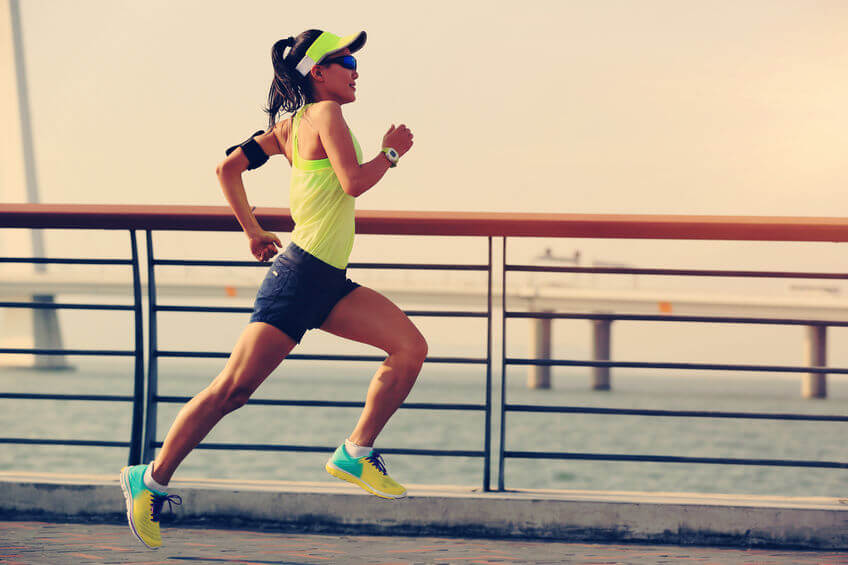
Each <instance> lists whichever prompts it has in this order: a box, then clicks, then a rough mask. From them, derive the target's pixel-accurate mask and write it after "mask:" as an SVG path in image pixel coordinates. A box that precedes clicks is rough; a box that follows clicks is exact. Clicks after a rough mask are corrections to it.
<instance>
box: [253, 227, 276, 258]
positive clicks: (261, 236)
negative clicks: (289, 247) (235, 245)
mask: <svg viewBox="0 0 848 565" xmlns="http://www.w3.org/2000/svg"><path fill="white" fill-rule="evenodd" d="M282 246H283V244H282V243H280V239H279V238H278V237H277V236H276V235H274V234H273V233H271V232H269V231H265V230H262V231H261V232H258V233H257V234H256V235H252V236H250V252H251V253H253V256H254V257H256V258H257V259H259V260H260V261H269V260H270V259H271V258H272V257H273V256H274V255H276V254H277V248H278V247H282Z"/></svg>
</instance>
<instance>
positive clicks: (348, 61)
mask: <svg viewBox="0 0 848 565" xmlns="http://www.w3.org/2000/svg"><path fill="white" fill-rule="evenodd" d="M333 63H336V64H339V65H341V66H343V67H344V68H346V69H349V70H351V71H355V70H356V58H355V57H354V56H353V55H343V56H341V57H334V58H332V59H327V60H326V61H321V62H320V63H319V64H320V65H332V64H333Z"/></svg>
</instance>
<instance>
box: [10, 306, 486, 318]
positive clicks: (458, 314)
mask: <svg viewBox="0 0 848 565" xmlns="http://www.w3.org/2000/svg"><path fill="white" fill-rule="evenodd" d="M2 306H3V304H2V303H0V307H2ZM154 310H156V311H157V312H205V313H212V312H215V313H227V314H249V313H250V312H253V308H251V307H248V306H245V307H238V306H155V307H154ZM404 314H406V315H407V316H417V317H431V318H485V317H487V316H488V315H489V314H488V313H487V312H473V311H466V310H404Z"/></svg>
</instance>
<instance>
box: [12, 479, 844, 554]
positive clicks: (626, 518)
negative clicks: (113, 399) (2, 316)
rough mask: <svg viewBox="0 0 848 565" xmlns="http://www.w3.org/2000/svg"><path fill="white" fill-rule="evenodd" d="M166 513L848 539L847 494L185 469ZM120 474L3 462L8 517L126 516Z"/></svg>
mask: <svg viewBox="0 0 848 565" xmlns="http://www.w3.org/2000/svg"><path fill="white" fill-rule="evenodd" d="M172 488H173V490H172V494H179V495H180V496H182V497H183V500H184V502H185V504H183V506H181V507H178V508H176V511H175V514H174V516H173V517H167V514H166V516H165V517H164V518H163V522H164V523H174V524H176V523H178V524H181V525H190V524H204V525H210V524H212V525H216V526H240V527H245V526H254V527H262V528H273V529H276V530H293V531H300V532H304V531H308V532H341V533H357V534H382V535H392V534H394V535H438V536H463V537H471V536H479V537H511V538H537V539H538V538H541V539H552V540H561V541H593V542H643V543H669V544H678V545H722V546H737V547H785V548H790V547H791V548H811V549H845V548H848V500H842V499H835V498H779V497H764V496H757V497H754V496H731V495H698V494H671V493H632V492H593V491H555V490H525V491H511V492H488V493H487V492H481V491H480V490H479V489H474V488H470V487H450V486H439V487H433V486H423V485H422V486H410V487H409V492H410V496H409V497H408V498H406V499H404V500H398V501H386V500H382V499H378V498H376V497H373V496H370V495H367V494H366V493H364V492H361V491H359V490H358V489H356V488H355V487H352V486H350V485H347V484H345V483H341V482H339V483H331V482H326V483H324V482H320V483H294V482H284V481H228V480H181V481H176V480H175V481H173V482H172ZM125 516H126V514H125V506H124V500H123V496H122V495H121V489H120V487H119V485H118V474H117V473H116V474H115V476H114V477H111V476H102V475H97V476H94V475H85V476H81V475H53V474H36V473H13V472H0V519H3V520H15V519H33V518H35V519H41V520H72V521H77V520H98V521H123V520H125Z"/></svg>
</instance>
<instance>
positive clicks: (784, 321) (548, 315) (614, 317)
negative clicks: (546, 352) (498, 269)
mask: <svg viewBox="0 0 848 565" xmlns="http://www.w3.org/2000/svg"><path fill="white" fill-rule="evenodd" d="M504 315H505V316H506V317H507V318H531V319H554V320H559V319H563V320H611V321H619V320H621V321H639V322H707V323H725V324H776V325H787V326H793V325H798V326H834V327H845V326H848V321H837V320H801V319H796V318H740V317H732V316H673V315H661V314H589V313H586V314H573V313H560V312H515V311H512V312H510V311H507V312H505V313H504Z"/></svg>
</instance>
